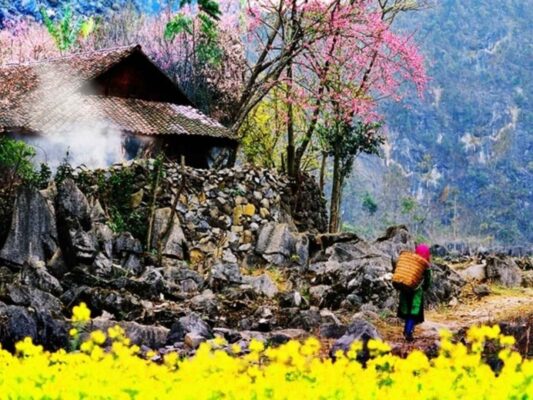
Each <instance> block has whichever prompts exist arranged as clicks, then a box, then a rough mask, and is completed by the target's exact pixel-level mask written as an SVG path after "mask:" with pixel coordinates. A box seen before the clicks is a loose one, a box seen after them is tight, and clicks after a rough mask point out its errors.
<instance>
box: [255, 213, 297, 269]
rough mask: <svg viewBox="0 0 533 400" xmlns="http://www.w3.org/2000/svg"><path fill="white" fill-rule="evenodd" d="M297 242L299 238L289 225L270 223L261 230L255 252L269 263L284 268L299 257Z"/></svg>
mask: <svg viewBox="0 0 533 400" xmlns="http://www.w3.org/2000/svg"><path fill="white" fill-rule="evenodd" d="M296 242H297V237H296V235H295V234H294V233H293V232H291V231H290V229H289V225H288V224H274V223H270V224H267V225H265V226H263V227H262V228H261V230H260V232H259V238H258V240H257V244H256V246H255V251H256V253H257V254H259V255H261V256H262V257H263V258H264V259H265V260H266V261H268V262H269V263H271V264H274V265H278V266H282V265H286V264H288V263H289V262H290V261H291V258H292V256H297V254H296Z"/></svg>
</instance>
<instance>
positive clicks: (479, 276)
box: [458, 263, 487, 282]
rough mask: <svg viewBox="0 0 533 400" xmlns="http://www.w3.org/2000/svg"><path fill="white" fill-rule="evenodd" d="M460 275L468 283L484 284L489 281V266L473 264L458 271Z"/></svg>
mask: <svg viewBox="0 0 533 400" xmlns="http://www.w3.org/2000/svg"><path fill="white" fill-rule="evenodd" d="M458 273H459V274H460V275H461V276H462V277H463V279H466V280H468V281H478V282H482V281H484V280H485V279H487V266H486V264H485V263H481V264H472V265H469V266H468V267H466V268H465V269H462V270H460V271H458Z"/></svg>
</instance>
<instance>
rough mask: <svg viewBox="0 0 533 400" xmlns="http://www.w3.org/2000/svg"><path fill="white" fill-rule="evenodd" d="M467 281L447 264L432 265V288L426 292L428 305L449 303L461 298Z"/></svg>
mask: <svg viewBox="0 0 533 400" xmlns="http://www.w3.org/2000/svg"><path fill="white" fill-rule="evenodd" d="M465 285H466V281H465V280H464V279H463V278H462V277H461V275H460V274H459V273H457V272H456V271H454V270H453V269H451V268H450V267H449V266H447V265H445V264H436V263H433V264H432V265H431V286H430V287H429V290H428V291H427V292H426V300H427V302H428V304H439V303H448V302H449V301H450V300H452V299H453V298H456V297H459V295H460V293H461V290H462V288H463V287H464V286H465Z"/></svg>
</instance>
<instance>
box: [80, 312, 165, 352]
mask: <svg viewBox="0 0 533 400" xmlns="http://www.w3.org/2000/svg"><path fill="white" fill-rule="evenodd" d="M116 325H119V326H120V327H121V328H122V329H124V332H125V334H126V336H127V337H128V338H129V339H130V340H131V343H132V344H136V345H138V346H140V345H144V346H148V347H149V348H151V349H159V348H162V347H164V346H165V344H166V342H167V336H168V332H169V329H168V328H165V327H163V326H150V325H142V324H138V323H137V322H129V321H120V322H117V321H112V320H107V319H102V318H94V319H93V320H92V321H91V325H90V329H91V330H101V331H104V332H106V331H107V330H108V329H109V328H111V327H113V326H116Z"/></svg>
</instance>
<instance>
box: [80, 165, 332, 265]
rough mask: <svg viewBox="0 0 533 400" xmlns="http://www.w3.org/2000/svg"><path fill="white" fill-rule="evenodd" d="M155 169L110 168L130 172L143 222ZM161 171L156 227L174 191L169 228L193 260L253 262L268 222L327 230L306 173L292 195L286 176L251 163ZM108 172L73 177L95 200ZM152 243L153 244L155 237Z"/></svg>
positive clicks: (321, 205) (294, 228) (299, 229)
mask: <svg viewBox="0 0 533 400" xmlns="http://www.w3.org/2000/svg"><path fill="white" fill-rule="evenodd" d="M154 168H156V166H155V164H154V162H153V161H148V162H146V161H136V162H133V163H131V164H128V165H117V166H114V167H112V169H111V173H113V172H115V173H116V172H119V171H124V170H130V171H131V172H132V173H133V176H134V182H133V185H134V186H135V189H134V194H133V196H132V199H131V202H132V205H133V207H134V208H135V209H139V210H143V213H142V214H143V215H148V221H147V223H149V219H150V215H151V212H152V203H153V202H154V190H153V186H154V185H153V182H151V181H150V178H149V177H150V175H151V174H152V175H153V174H154V172H155V171H154ZM163 172H164V174H163V175H164V176H163V178H162V179H161V180H160V181H159V190H158V191H157V195H156V197H155V207H153V209H154V210H155V211H156V212H155V220H154V224H155V228H156V229H155V231H158V230H159V231H161V230H162V229H161V226H160V225H166V221H168V218H169V217H170V210H171V208H170V207H171V206H173V205H174V204H173V203H174V200H175V197H176V195H179V201H178V202H177V204H176V205H177V207H176V209H177V213H176V217H175V223H174V226H175V227H176V226H179V228H175V229H178V230H179V231H181V232H178V233H177V235H178V236H179V235H182V236H183V254H182V255H183V256H184V257H185V258H186V259H188V260H191V261H192V262H193V263H195V264H197V263H200V262H203V261H205V262H209V261H212V260H214V259H223V260H225V261H231V262H236V261H237V259H238V260H243V259H246V258H250V257H252V259H250V260H249V261H250V262H257V260H254V259H253V255H254V248H255V244H256V243H257V241H258V239H259V237H260V234H261V230H262V229H263V228H264V227H266V226H268V225H272V224H286V225H285V226H286V228H287V230H288V231H290V232H292V233H293V234H298V232H311V233H318V232H321V231H324V230H325V229H326V226H327V214H326V209H325V200H324V199H323V197H322V195H321V194H320V190H319V188H318V186H317V185H316V183H315V182H314V180H313V178H311V177H305V178H304V180H303V181H302V182H301V184H300V186H299V187H300V189H299V190H298V191H297V192H296V193H294V190H293V187H294V185H293V184H292V183H291V182H290V181H289V179H288V178H287V177H285V176H282V175H279V174H277V173H276V172H275V171H272V170H265V169H256V168H254V167H251V166H239V167H234V168H231V169H221V170H202V169H193V168H189V167H184V168H182V167H181V166H179V165H178V164H175V163H166V164H164V167H163ZM111 173H110V172H109V171H103V170H95V171H94V170H86V171H81V172H79V173H77V175H76V176H75V181H76V182H77V184H78V185H79V186H80V188H81V189H82V191H83V192H84V193H85V194H86V195H87V197H88V198H89V199H91V198H92V199H94V200H97V199H98V196H99V195H98V184H99V182H101V180H102V179H109V176H110V174H111ZM101 203H102V204H105V203H106V202H105V201H101ZM106 211H107V210H104V212H106ZM158 228H159V229H158ZM152 246H153V247H154V248H155V247H157V246H156V241H153V243H152ZM177 252H178V253H179V251H178V250H177ZM180 255H181V254H180ZM290 256H291V254H288V255H287V258H290ZM179 258H183V257H181V256H180V257H179Z"/></svg>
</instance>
